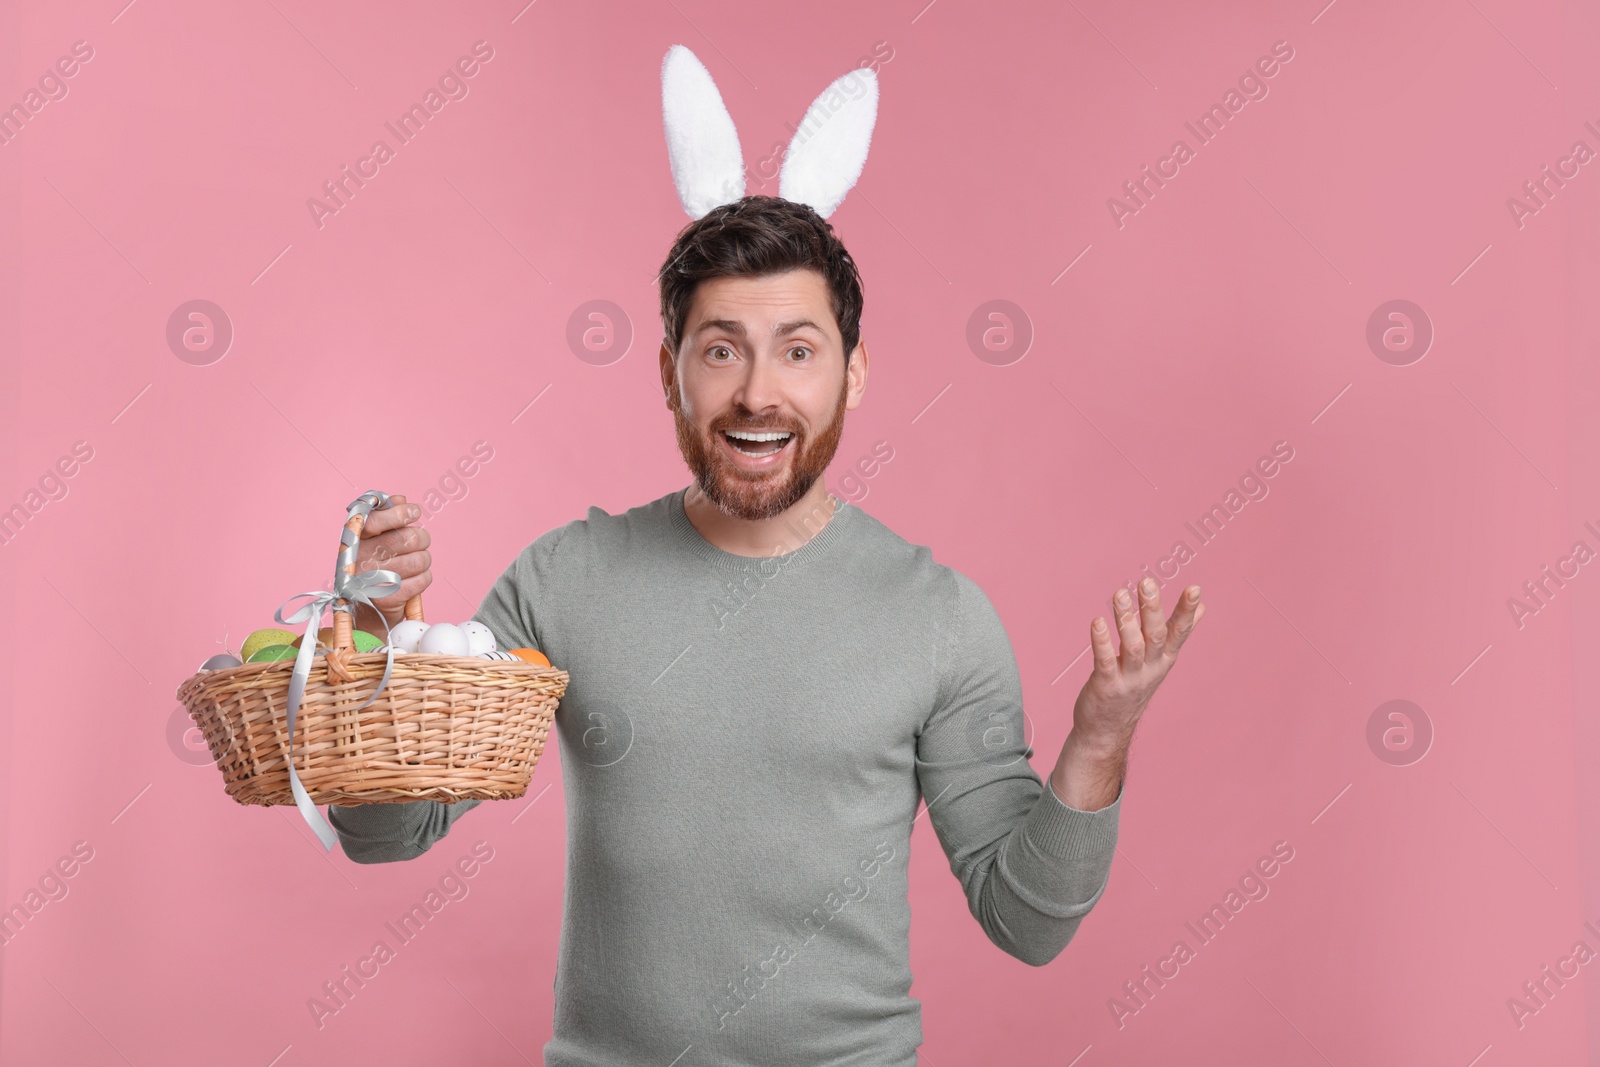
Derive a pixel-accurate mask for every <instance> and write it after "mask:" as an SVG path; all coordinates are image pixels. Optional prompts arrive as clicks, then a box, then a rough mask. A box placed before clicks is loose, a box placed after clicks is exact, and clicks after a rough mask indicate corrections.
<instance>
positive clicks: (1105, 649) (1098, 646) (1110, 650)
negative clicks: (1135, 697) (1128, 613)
mask: <svg viewBox="0 0 1600 1067" xmlns="http://www.w3.org/2000/svg"><path fill="white" fill-rule="evenodd" d="M1089 647H1090V648H1091V649H1093V650H1094V672H1095V673H1096V674H1098V675H1102V676H1103V677H1105V678H1108V679H1109V678H1111V677H1112V676H1113V675H1115V674H1116V673H1117V648H1116V646H1115V645H1114V644H1112V643H1111V627H1109V626H1107V625H1106V620H1105V619H1103V618H1098V617H1097V618H1096V619H1095V620H1094V622H1092V623H1090V624H1089Z"/></svg>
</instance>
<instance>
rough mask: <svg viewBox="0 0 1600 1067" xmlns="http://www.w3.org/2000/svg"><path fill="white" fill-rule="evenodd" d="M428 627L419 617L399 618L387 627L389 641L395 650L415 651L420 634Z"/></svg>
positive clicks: (420, 637) (426, 630) (420, 638)
mask: <svg viewBox="0 0 1600 1067" xmlns="http://www.w3.org/2000/svg"><path fill="white" fill-rule="evenodd" d="M429 629H430V627H429V625H428V624H427V623H425V622H423V621H422V620H421V619H401V620H400V621H399V622H397V623H395V624H394V625H393V626H391V627H389V643H390V644H391V645H393V646H394V648H395V651H396V652H415V651H416V650H417V643H418V642H419V641H421V640H422V635H423V634H425V633H427V632H428V630H429Z"/></svg>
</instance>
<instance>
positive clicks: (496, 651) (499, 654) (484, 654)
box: [478, 648, 521, 663]
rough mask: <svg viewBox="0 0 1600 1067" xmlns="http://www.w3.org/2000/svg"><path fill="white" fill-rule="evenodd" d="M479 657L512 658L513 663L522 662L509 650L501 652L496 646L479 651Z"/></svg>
mask: <svg viewBox="0 0 1600 1067" xmlns="http://www.w3.org/2000/svg"><path fill="white" fill-rule="evenodd" d="M478 658H479V659H495V660H511V661H512V662H513V663H520V662H521V661H520V660H519V659H517V657H516V656H513V655H512V654H511V653H509V652H501V651H500V650H499V649H494V648H491V649H490V650H489V651H487V652H479V653H478Z"/></svg>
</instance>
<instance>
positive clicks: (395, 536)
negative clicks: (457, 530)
mask: <svg viewBox="0 0 1600 1067" xmlns="http://www.w3.org/2000/svg"><path fill="white" fill-rule="evenodd" d="M432 543H433V537H432V536H431V535H430V534H429V533H428V531H427V530H424V529H423V528H422V527H420V526H402V527H400V528H399V529H398V530H390V531H388V532H386V533H381V534H379V535H377V536H376V537H373V538H371V539H370V540H369V539H367V538H362V540H361V547H360V548H358V549H357V550H356V570H358V571H363V570H372V569H374V568H376V567H387V566H388V565H389V563H390V561H392V560H395V559H398V558H399V557H401V556H403V555H405V554H407V553H408V552H422V551H425V550H426V549H427V548H428V546H429V545H431V544H432Z"/></svg>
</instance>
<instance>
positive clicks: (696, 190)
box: [661, 44, 878, 219]
mask: <svg viewBox="0 0 1600 1067" xmlns="http://www.w3.org/2000/svg"><path fill="white" fill-rule="evenodd" d="M863 84H864V85H865V88H864V89H863V88H862V86H863ZM661 114H662V119H663V121H664V122H665V124H666V130H667V155H668V157H669V158H670V160H671V162H672V181H673V183H674V184H675V185H677V187H678V199H679V200H681V201H682V202H683V209H684V210H685V211H687V212H688V213H689V217H690V218H692V219H698V218H700V217H701V216H703V215H705V214H706V212H708V211H710V210H711V209H712V208H715V207H720V206H721V205H723V204H731V203H733V202H734V201H735V200H738V199H740V198H741V197H743V196H744V188H745V183H744V176H745V166H744V157H743V156H742V154H741V153H740V151H739V134H738V131H737V130H735V129H734V126H733V118H732V117H731V116H730V115H729V114H728V109H727V107H726V106H725V105H724V104H723V102H722V94H721V93H719V92H718V91H717V84H716V82H714V81H712V80H711V73H710V72H709V71H707V70H706V68H705V65H704V64H703V63H701V62H700V60H699V59H697V58H696V57H695V54H694V53H693V52H691V51H689V50H688V49H687V48H685V47H684V46H683V45H681V44H678V45H673V46H672V47H671V48H670V49H668V50H667V58H666V59H665V60H664V61H663V62H662V64H661ZM877 119H878V76H877V74H876V72H874V71H873V70H871V69H868V68H862V69H859V70H852V71H851V72H850V73H848V74H846V75H844V76H842V77H840V78H839V79H837V80H836V81H835V82H834V83H833V84H832V85H830V86H828V88H827V89H825V90H824V91H823V93H822V95H821V96H819V97H817V98H816V100H814V101H813V102H812V104H811V107H810V108H808V109H807V110H806V115H805V118H804V120H802V121H801V123H800V126H799V128H798V129H796V130H795V133H794V139H793V140H791V141H790V142H789V148H788V151H787V152H785V153H784V157H783V169H782V171H780V172H779V175H778V195H779V196H781V197H782V198H783V199H785V200H793V201H795V202H796V203H800V204H807V205H809V206H810V207H811V208H812V210H814V211H816V213H817V214H818V215H820V216H822V217H823V218H827V217H828V216H829V215H831V214H833V212H834V209H835V208H837V207H838V206H839V204H840V202H841V201H843V200H844V196H845V194H846V193H848V192H849V191H850V190H851V188H852V187H853V186H854V185H855V184H856V179H857V178H859V177H861V168H862V167H863V166H865V165H866V162H867V148H868V146H869V145H870V144H871V142H872V127H873V124H874V123H875V122H876V121H877Z"/></svg>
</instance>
